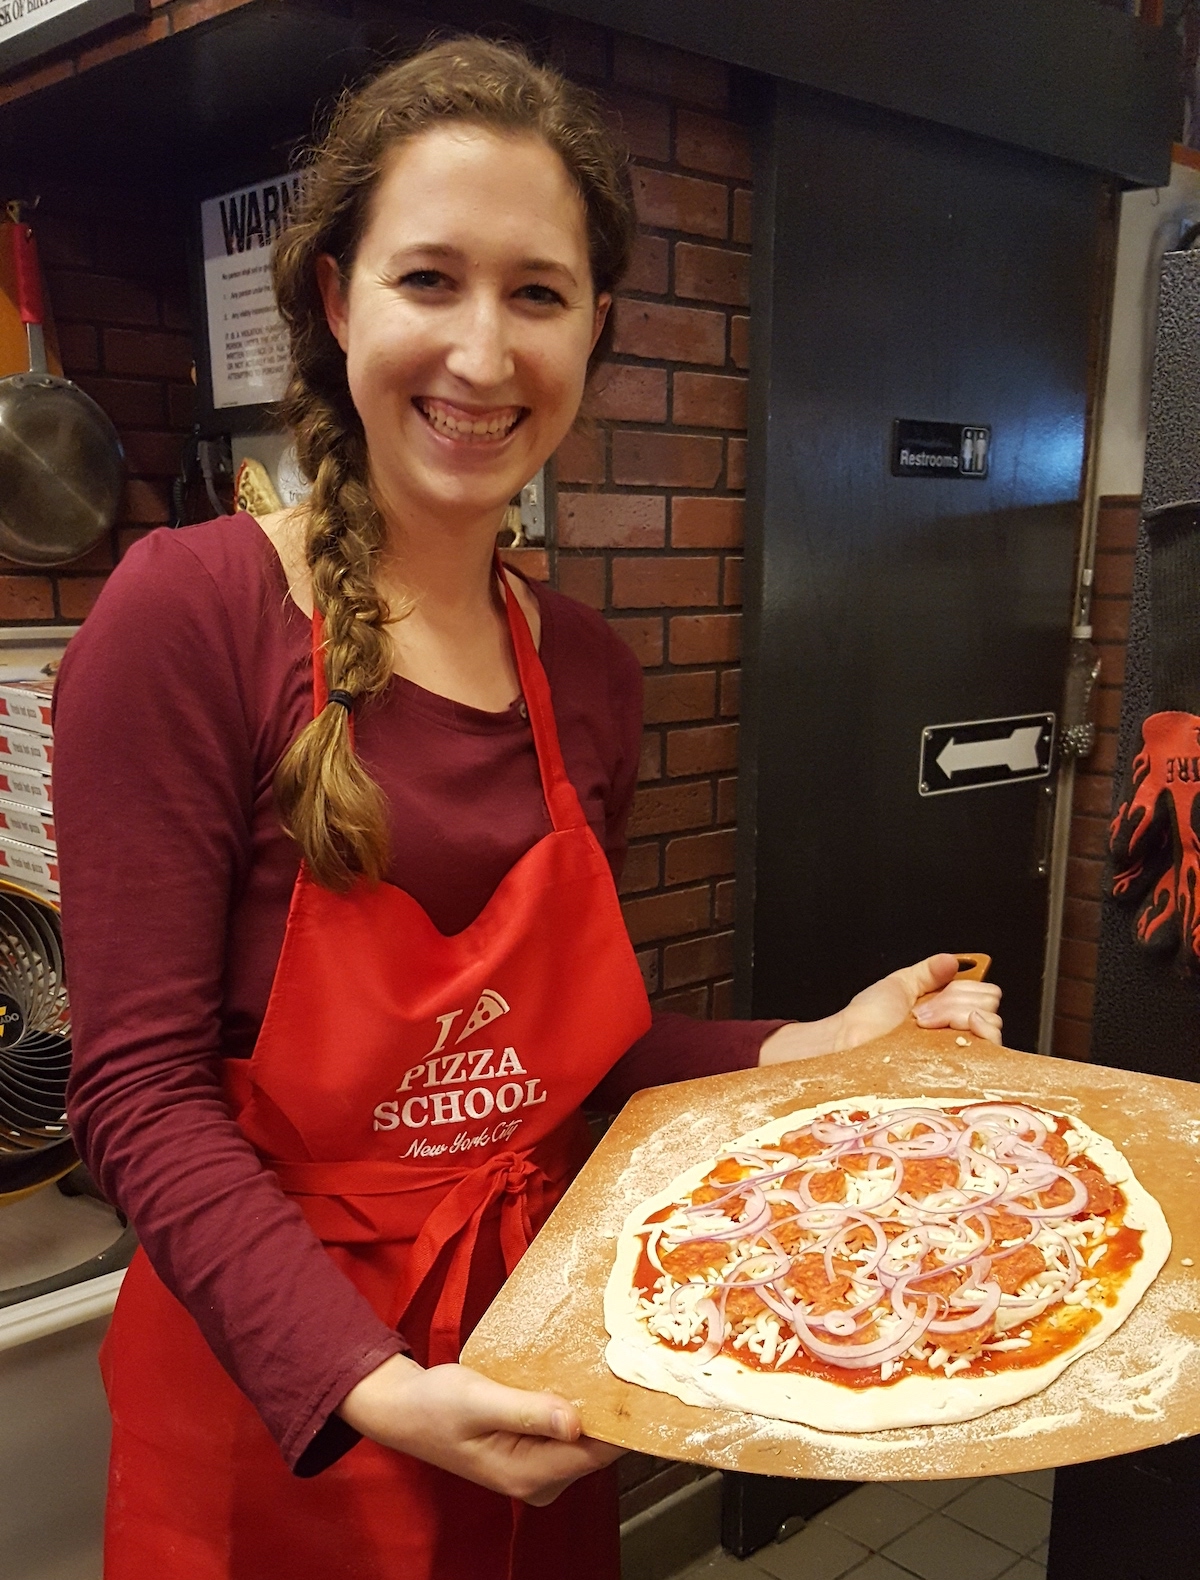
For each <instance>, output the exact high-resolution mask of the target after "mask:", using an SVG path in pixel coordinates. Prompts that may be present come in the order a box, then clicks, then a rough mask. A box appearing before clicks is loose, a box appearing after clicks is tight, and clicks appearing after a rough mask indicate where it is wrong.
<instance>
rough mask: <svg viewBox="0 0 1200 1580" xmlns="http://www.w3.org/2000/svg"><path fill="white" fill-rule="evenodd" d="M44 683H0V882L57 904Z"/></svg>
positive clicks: (47, 686)
mask: <svg viewBox="0 0 1200 1580" xmlns="http://www.w3.org/2000/svg"><path fill="white" fill-rule="evenodd" d="M52 700H53V684H52V682H51V681H49V680H9V681H3V682H0V879H4V878H8V879H9V880H11V881H12V882H13V883H19V884H21V885H23V886H24V887H25V888H27V889H34V890H36V891H37V892H38V893H39V894H44V895H45V896H46V897H47V898H48V899H50V900H53V901H54V902H55V903H57V901H58V894H59V889H58V847H57V845H56V843H55V838H54V795H53V791H52V789H51V785H50V770H51V766H52V764H53V762H54V727H53V725H52V723H51V719H50V708H51V702H52Z"/></svg>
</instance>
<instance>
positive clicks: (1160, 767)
mask: <svg viewBox="0 0 1200 1580" xmlns="http://www.w3.org/2000/svg"><path fill="white" fill-rule="evenodd" d="M1146 530H1147V534H1148V537H1149V543H1150V648H1151V706H1152V707H1153V708H1154V710H1155V711H1154V712H1153V713H1151V714H1150V716H1149V717H1148V718H1146V719H1144V720H1143V722H1142V740H1141V748H1140V750H1139V751H1138V752H1137V753H1136V754H1135V755H1134V758H1133V762H1132V764H1131V765H1130V769H1129V773H1128V775H1127V777H1126V782H1125V786H1124V790H1123V793H1122V799H1121V804H1120V807H1119V808H1118V810H1117V815H1116V817H1115V818H1114V819H1113V822H1112V827H1111V830H1110V833H1109V849H1110V850H1111V852H1112V859H1113V880H1112V892H1113V897H1114V898H1115V899H1117V900H1120V901H1122V902H1124V903H1125V904H1128V905H1131V906H1133V907H1134V919H1133V933H1134V937H1135V939H1136V940H1137V942H1138V943H1139V944H1141V945H1142V946H1144V947H1145V948H1146V949H1150V950H1153V951H1154V952H1155V953H1163V954H1166V953H1175V954H1177V955H1178V957H1179V960H1180V963H1181V964H1183V965H1186V966H1190V967H1192V968H1193V969H1195V968H1196V967H1197V966H1198V965H1200V502H1191V503H1188V504H1176V505H1167V506H1164V507H1163V508H1162V509H1161V510H1156V511H1151V512H1147V515H1146Z"/></svg>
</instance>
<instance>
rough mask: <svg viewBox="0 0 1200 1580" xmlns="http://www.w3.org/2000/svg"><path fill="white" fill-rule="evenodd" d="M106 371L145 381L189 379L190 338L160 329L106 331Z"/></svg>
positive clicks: (190, 364)
mask: <svg viewBox="0 0 1200 1580" xmlns="http://www.w3.org/2000/svg"><path fill="white" fill-rule="evenodd" d="M104 368H105V371H106V372H107V373H132V374H140V375H142V376H143V377H146V378H167V379H186V378H189V377H190V376H191V370H192V342H191V338H190V337H189V336H187V335H174V334H170V333H168V332H167V331H166V330H158V329H105V331H104Z"/></svg>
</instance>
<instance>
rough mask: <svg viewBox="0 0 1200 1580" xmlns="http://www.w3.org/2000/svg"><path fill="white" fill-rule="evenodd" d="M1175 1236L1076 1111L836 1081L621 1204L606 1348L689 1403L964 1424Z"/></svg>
mask: <svg viewBox="0 0 1200 1580" xmlns="http://www.w3.org/2000/svg"><path fill="white" fill-rule="evenodd" d="M915 1110H923V1111H924V1113H923V1114H921V1113H915V1112H914V1111H915ZM884 1116H886V1118H885V1117H884ZM814 1125H815V1126H816V1130H815V1134H814V1132H813V1131H812V1130H811V1129H810V1128H809V1127H811V1126H814ZM797 1132H804V1134H803V1135H797V1134H796V1133H797ZM964 1135H966V1136H967V1137H968V1139H966V1140H964V1139H963V1138H964ZM784 1137H787V1138H788V1139H787V1141H786V1142H784V1141H783V1140H782V1138H784ZM789 1148H791V1149H792V1150H789ZM801 1154H803V1156H801ZM905 1170H907V1173H908V1178H907V1180H905V1178H904V1173H905ZM714 1175H715V1178H713V1176H714ZM753 1176H761V1178H760V1180H759V1182H758V1183H757V1184H755V1183H754V1180H753ZM747 1182H749V1183H747ZM1085 1182H1087V1183H1085ZM739 1184H740V1185H742V1187H743V1189H742V1190H741V1192H740V1193H739V1190H738V1186H739ZM1023 1206H1024V1207H1026V1208H1030V1209H1031V1211H1029V1212H1027V1213H1024V1212H1023V1211H1022V1207H1023ZM1055 1207H1057V1208H1058V1211H1055V1210H1054V1209H1055ZM1170 1245H1171V1235H1170V1230H1169V1229H1168V1227H1167V1222H1166V1219H1165V1218H1164V1216H1163V1213H1162V1210H1161V1208H1160V1207H1159V1205H1158V1203H1157V1202H1156V1201H1155V1200H1154V1198H1153V1197H1152V1196H1150V1195H1149V1193H1148V1192H1147V1191H1146V1190H1145V1189H1144V1188H1143V1187H1142V1186H1141V1185H1140V1184H1139V1183H1138V1181H1137V1180H1136V1179H1135V1177H1134V1175H1133V1172H1132V1170H1131V1169H1130V1167H1129V1164H1128V1163H1127V1162H1126V1160H1125V1158H1124V1157H1123V1156H1122V1155H1121V1153H1120V1152H1118V1151H1117V1149H1116V1147H1114V1146H1113V1144H1112V1143H1111V1142H1110V1141H1108V1140H1106V1139H1105V1138H1104V1137H1102V1136H1100V1135H1097V1134H1096V1132H1095V1131H1093V1130H1091V1129H1090V1128H1089V1127H1088V1126H1087V1125H1085V1124H1084V1123H1083V1122H1082V1120H1080V1119H1078V1118H1075V1117H1073V1116H1066V1115H1057V1114H1053V1113H1050V1112H1049V1111H1048V1110H1045V1109H1041V1108H1037V1107H1035V1106H1033V1105H1031V1104H1014V1103H985V1102H970V1101H964V1100H963V1099H961V1098H926V1097H919V1098H912V1099H904V1100H900V1099H886V1100H882V1099H879V1098H874V1097H852V1098H846V1099H842V1100H841V1101H839V1102H837V1103H830V1104H824V1105H822V1107H820V1108H810V1109H806V1110H803V1111H800V1112H797V1113H792V1114H788V1115H786V1116H785V1117H783V1118H782V1119H776V1120H773V1121H772V1122H771V1123H770V1124H767V1125H763V1126H761V1127H760V1128H759V1129H758V1130H755V1131H753V1132H751V1133H750V1134H748V1135H745V1136H741V1137H739V1138H738V1139H737V1140H736V1141H734V1142H731V1143H729V1144H728V1145H726V1146H724V1147H722V1148H721V1149H720V1153H719V1154H718V1155H717V1156H715V1157H711V1158H709V1159H708V1160H707V1161H705V1162H702V1163H699V1164H697V1165H696V1166H695V1167H694V1168H692V1169H689V1170H688V1171H687V1172H686V1173H685V1174H682V1175H681V1176H680V1177H679V1178H678V1179H676V1180H675V1181H674V1182H673V1183H672V1184H671V1185H669V1186H668V1187H667V1188H666V1189H665V1190H663V1191H661V1192H659V1194H658V1195H657V1196H655V1197H653V1198H652V1199H651V1200H650V1201H648V1202H646V1203H645V1204H644V1205H643V1206H642V1207H640V1208H639V1209H638V1210H637V1211H636V1212H634V1213H632V1214H631V1215H630V1217H629V1218H628V1219H627V1220H626V1223H625V1226H624V1228H623V1230H622V1232H621V1235H620V1238H619V1241H618V1248H617V1257H616V1263H615V1266H614V1268H613V1271H612V1274H611V1276H610V1278H609V1282H608V1287H607V1289H606V1292H605V1301H604V1317H605V1325H606V1327H607V1329H608V1332H609V1335H610V1339H609V1343H608V1346H607V1348H606V1351H605V1358H606V1360H607V1362H608V1365H609V1367H610V1368H611V1370H612V1371H613V1372H615V1373H616V1375H617V1376H618V1377H622V1378H624V1379H625V1380H626V1381H628V1382H633V1383H638V1384H641V1385H642V1386H643V1387H646V1388H653V1389H657V1390H659V1391H661V1392H665V1393H671V1394H674V1395H675V1396H676V1397H677V1398H679V1399H682V1400H683V1401H684V1402H685V1403H688V1404H696V1405H704V1406H710V1407H711V1406H718V1407H724V1408H727V1409H735V1410H745V1411H751V1412H753V1413H755V1414H757V1415H762V1416H767V1417H772V1418H775V1419H779V1420H785V1421H797V1422H801V1423H803V1424H805V1425H808V1426H813V1427H817V1428H818V1429H822V1430H825V1431H837V1432H876V1431H884V1430H887V1429H889V1428H893V1427H907V1426H929V1425H936V1424H937V1423H939V1422H943V1421H945V1422H951V1421H966V1420H970V1419H972V1418H974V1417H976V1416H979V1415H984V1414H986V1413H987V1412H988V1411H989V1410H994V1409H997V1408H998V1407H1000V1406H1001V1405H1006V1404H1013V1403H1015V1402H1016V1401H1017V1400H1019V1399H1025V1398H1028V1397H1030V1396H1031V1395H1032V1394H1036V1393H1038V1392H1040V1391H1041V1390H1042V1389H1043V1388H1045V1387H1046V1386H1047V1385H1048V1384H1049V1383H1051V1382H1052V1381H1053V1380H1054V1378H1055V1377H1057V1376H1058V1375H1059V1374H1060V1373H1061V1372H1062V1371H1063V1370H1064V1369H1065V1368H1066V1367H1067V1366H1069V1365H1070V1363H1071V1362H1072V1361H1073V1360H1075V1359H1077V1358H1078V1357H1079V1356H1081V1355H1084V1354H1086V1353H1087V1352H1088V1351H1089V1350H1093V1349H1095V1348H1096V1347H1097V1346H1098V1345H1099V1344H1102V1343H1103V1342H1104V1340H1105V1339H1106V1338H1107V1337H1108V1335H1109V1334H1110V1333H1112V1332H1113V1331H1114V1330H1115V1329H1116V1328H1118V1327H1119V1326H1120V1325H1121V1323H1122V1322H1123V1321H1124V1320H1125V1318H1126V1317H1127V1316H1128V1315H1129V1313H1130V1311H1132V1309H1133V1307H1134V1306H1135V1305H1136V1304H1137V1302H1138V1301H1139V1300H1140V1299H1141V1297H1142V1295H1143V1294H1144V1293H1145V1292H1146V1290H1147V1289H1148V1288H1149V1286H1150V1284H1151V1283H1152V1282H1153V1280H1154V1278H1155V1276H1156V1275H1157V1273H1158V1272H1159V1270H1160V1269H1161V1267H1162V1266H1163V1263H1164V1262H1165V1261H1166V1259H1167V1256H1168V1253H1169V1251H1170ZM910 1286H911V1287H910ZM718 1346H719V1347H718ZM1026 1352H1028V1353H1026Z"/></svg>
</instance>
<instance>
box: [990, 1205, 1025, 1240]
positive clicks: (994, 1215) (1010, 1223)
mask: <svg viewBox="0 0 1200 1580" xmlns="http://www.w3.org/2000/svg"><path fill="white" fill-rule="evenodd" d="M981 1216H982V1214H981ZM987 1218H988V1222H989V1223H990V1224H991V1226H992V1244H993V1245H996V1244H998V1243H999V1242H1001V1241H1003V1240H1023V1239H1024V1238H1025V1236H1026V1235H1027V1234H1028V1233H1029V1225H1030V1220H1029V1219H1028V1218H1022V1217H1021V1216H1020V1214H1019V1213H1015V1212H1009V1210H1008V1208H1007V1207H989V1208H988V1210H987Z"/></svg>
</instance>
